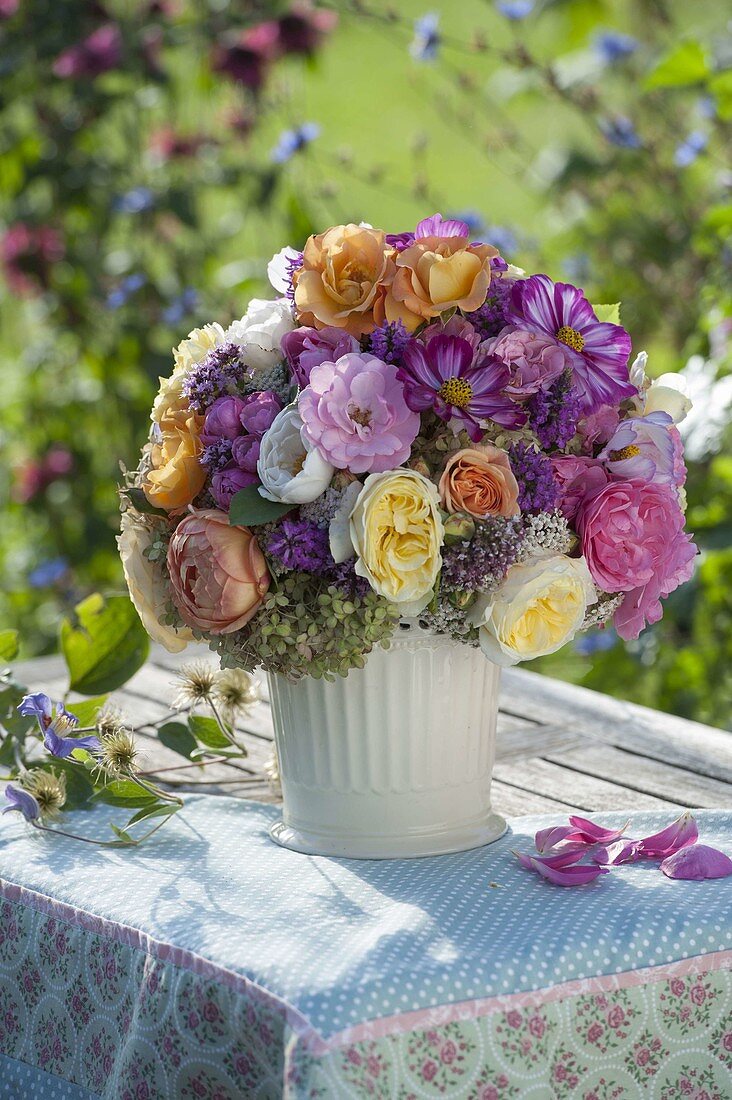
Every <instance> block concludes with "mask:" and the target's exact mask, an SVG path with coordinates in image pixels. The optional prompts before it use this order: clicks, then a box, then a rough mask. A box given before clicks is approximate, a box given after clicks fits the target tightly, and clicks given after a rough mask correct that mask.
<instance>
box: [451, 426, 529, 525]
mask: <svg viewBox="0 0 732 1100" xmlns="http://www.w3.org/2000/svg"><path fill="white" fill-rule="evenodd" d="M439 488H440V499H441V500H442V504H443V507H444V508H445V509H446V511H448V512H466V513H467V514H468V515H469V516H474V517H475V518H476V519H483V517H484V516H517V515H518V514H519V506H518V495H519V487H518V484H517V482H516V478H515V477H514V476H513V472H512V470H511V464H510V462H509V461H508V455H507V454H506V452H505V451H502V450H501V449H500V447H494V446H493V445H492V444H490V443H486V444H484V445H483V446H480V447H466V448H465V449H464V450H462V451H457V452H456V453H455V454H454V455H451V456H450V458H449V459H448V460H447V465H446V466H445V469H444V472H443V474H442V477H441V478H440V486H439Z"/></svg>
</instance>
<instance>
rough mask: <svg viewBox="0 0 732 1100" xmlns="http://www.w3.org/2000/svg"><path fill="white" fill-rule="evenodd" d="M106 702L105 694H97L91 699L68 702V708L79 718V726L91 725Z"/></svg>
mask: <svg viewBox="0 0 732 1100" xmlns="http://www.w3.org/2000/svg"><path fill="white" fill-rule="evenodd" d="M106 702H107V696H106V695H97V696H95V697H94V698H93V699H83V700H81V701H80V702H78V703H76V702H75V703H68V704H67V705H68V709H69V711H70V712H71V714H74V715H75V716H76V717H77V718H78V719H79V725H80V726H93V725H94V723H95V722H96V720H97V715H98V714H99V711H100V710H101V709H102V707H103V706H104V704H105V703H106Z"/></svg>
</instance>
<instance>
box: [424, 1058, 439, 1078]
mask: <svg viewBox="0 0 732 1100" xmlns="http://www.w3.org/2000/svg"><path fill="white" fill-rule="evenodd" d="M436 1073H437V1063H436V1062H433V1061H432V1060H431V1059H430V1058H428V1059H427V1061H426V1062H425V1063H424V1064H423V1066H422V1077H423V1078H424V1080H425V1081H431V1080H432V1078H433V1077H434V1076H435V1074H436Z"/></svg>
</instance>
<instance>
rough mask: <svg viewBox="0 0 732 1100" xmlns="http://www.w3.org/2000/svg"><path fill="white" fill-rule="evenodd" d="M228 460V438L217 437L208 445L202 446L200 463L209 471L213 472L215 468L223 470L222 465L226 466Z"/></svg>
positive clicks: (229, 452)
mask: <svg viewBox="0 0 732 1100" xmlns="http://www.w3.org/2000/svg"><path fill="white" fill-rule="evenodd" d="M230 462H231V440H230V439H217V440H216V441H215V442H214V443H209V445H208V447H204V448H203V454H202V455H201V465H202V466H205V467H206V469H207V470H208V471H209V472H210V473H212V474H215V473H216V471H217V470H223V468H224V466H228V464H229V463H230Z"/></svg>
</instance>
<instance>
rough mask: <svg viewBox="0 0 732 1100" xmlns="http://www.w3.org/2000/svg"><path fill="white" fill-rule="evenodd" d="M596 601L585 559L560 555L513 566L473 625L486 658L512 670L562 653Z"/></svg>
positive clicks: (476, 609) (481, 604)
mask: <svg viewBox="0 0 732 1100" xmlns="http://www.w3.org/2000/svg"><path fill="white" fill-rule="evenodd" d="M596 599H597V592H596V589H595V586H594V584H593V583H592V577H591V576H590V571H589V569H588V568H587V564H586V562H585V560H584V558H568V557H565V556H564V555H563V554H556V555H553V556H552V557H546V558H537V559H534V560H532V561H528V562H525V563H524V564H523V565H514V566H512V567H511V569H509V571H508V573H507V574H506V578H505V580H504V582H503V584H502V585H501V587H500V588H499V589H498V591H497V592H495V593H492V594H490V595H487V596H483V597H479V598H478V600H477V602H476V603H475V605H474V606H473V608H472V609H471V613H470V619H471V621H472V623H473V625H474V626H477V627H478V630H479V634H480V646H481V649H482V650H483V652H484V653H485V655H486V657H488V659H489V660H491V661H493V663H494V664H496V665H502V666H503V667H507V666H508V665H515V664H518V662H519V661H531V660H533V659H534V657H544V656H545V655H546V654H547V653H554V652H556V650H558V649H561V647H562V646H563V645H564V644H565V642H569V641H571V639H572V638H573V637H574V636H575V634H576V633H577V631H578V630H579V628H580V626H581V625H582V622H583V620H584V617H585V614H586V612H587V607H588V605H589V604H593V603H595V601H596Z"/></svg>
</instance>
